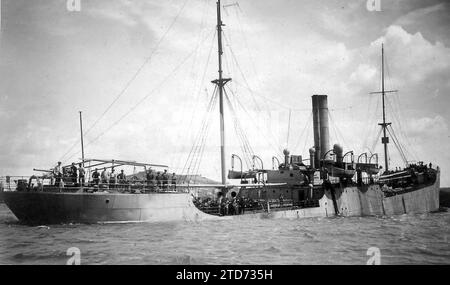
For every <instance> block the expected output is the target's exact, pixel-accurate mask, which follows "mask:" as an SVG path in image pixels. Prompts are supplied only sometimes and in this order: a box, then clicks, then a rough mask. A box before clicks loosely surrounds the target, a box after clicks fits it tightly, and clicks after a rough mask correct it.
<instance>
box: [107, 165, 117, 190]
mask: <svg viewBox="0 0 450 285" xmlns="http://www.w3.org/2000/svg"><path fill="white" fill-rule="evenodd" d="M115 187H116V173H115V170H114V168H113V169H111V174H110V175H109V188H111V189H112V188H115Z"/></svg>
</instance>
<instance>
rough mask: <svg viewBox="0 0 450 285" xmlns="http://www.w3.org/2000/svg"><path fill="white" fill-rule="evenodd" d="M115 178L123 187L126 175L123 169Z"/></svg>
mask: <svg viewBox="0 0 450 285" xmlns="http://www.w3.org/2000/svg"><path fill="white" fill-rule="evenodd" d="M117 180H118V182H119V184H120V185H119V186H121V187H124V186H125V184H126V183H127V176H126V175H125V173H124V172H123V169H122V170H121V171H120V173H119V175H117Z"/></svg>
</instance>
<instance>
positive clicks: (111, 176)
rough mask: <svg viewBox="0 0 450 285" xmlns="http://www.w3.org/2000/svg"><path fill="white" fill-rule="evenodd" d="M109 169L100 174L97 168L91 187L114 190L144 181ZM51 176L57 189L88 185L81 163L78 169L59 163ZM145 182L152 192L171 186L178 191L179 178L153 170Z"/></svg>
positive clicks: (147, 174) (146, 173) (146, 174)
mask: <svg viewBox="0 0 450 285" xmlns="http://www.w3.org/2000/svg"><path fill="white" fill-rule="evenodd" d="M108 169H109V167H104V168H103V170H102V171H101V172H100V171H99V169H98V168H95V170H94V172H92V174H91V177H92V180H90V181H89V186H97V187H99V186H107V187H109V188H110V189H112V188H118V187H121V186H125V185H129V183H130V182H133V181H134V182H137V181H142V180H140V179H139V178H138V177H137V176H132V177H131V178H130V179H128V178H127V176H126V175H125V172H124V170H123V169H122V170H120V172H119V173H117V172H116V170H115V169H114V167H112V168H111V172H109V171H108ZM51 174H52V179H53V178H54V185H55V186H57V187H64V186H65V185H67V184H70V185H74V186H84V185H86V170H85V168H84V167H83V164H82V163H79V164H78V167H77V166H76V165H75V163H72V165H71V166H66V167H63V166H62V165H61V162H58V164H57V165H56V166H55V167H54V168H53V170H52V173H51ZM87 176H89V175H87ZM88 180H89V179H88ZM143 182H144V183H145V184H146V185H147V186H148V188H149V189H150V190H161V189H162V190H167V189H168V188H169V184H170V185H171V186H172V187H171V188H172V190H176V184H177V177H176V174H175V173H172V175H169V173H168V172H167V169H165V170H164V172H163V173H161V172H156V175H155V174H154V172H153V170H152V169H149V170H146V171H145V179H144V181H143ZM52 184H53V182H52Z"/></svg>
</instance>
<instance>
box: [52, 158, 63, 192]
mask: <svg viewBox="0 0 450 285" xmlns="http://www.w3.org/2000/svg"><path fill="white" fill-rule="evenodd" d="M53 175H54V176H55V186H56V187H59V186H60V183H61V178H62V169H61V161H58V165H57V166H55V168H54V169H53Z"/></svg>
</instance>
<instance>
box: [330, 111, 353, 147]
mask: <svg viewBox="0 0 450 285" xmlns="http://www.w3.org/2000/svg"><path fill="white" fill-rule="evenodd" d="M328 116H329V117H330V121H331V122H332V125H333V126H334V128H335V130H336V131H337V134H339V135H340V137H341V138H342V142H343V143H344V145H345V146H347V147H350V146H349V145H348V144H347V142H346V141H345V138H344V136H343V135H342V133H341V131H340V130H339V128H338V127H337V125H336V122H335V121H334V119H333V117H332V116H331V111H328ZM337 139H338V140H339V137H337Z"/></svg>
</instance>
